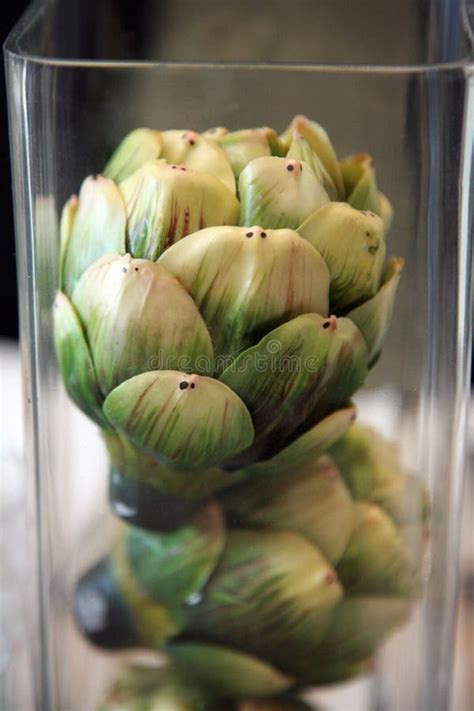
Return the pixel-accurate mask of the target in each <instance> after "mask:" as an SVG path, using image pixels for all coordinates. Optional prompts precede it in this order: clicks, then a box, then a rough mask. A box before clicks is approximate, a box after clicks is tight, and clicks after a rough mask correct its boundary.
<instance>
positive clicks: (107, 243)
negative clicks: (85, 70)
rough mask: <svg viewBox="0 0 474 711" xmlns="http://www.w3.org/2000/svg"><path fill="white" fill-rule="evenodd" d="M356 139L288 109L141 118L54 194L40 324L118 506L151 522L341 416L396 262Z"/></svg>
mask: <svg viewBox="0 0 474 711" xmlns="http://www.w3.org/2000/svg"><path fill="white" fill-rule="evenodd" d="M361 155H362V154H360V155H358V156H355V157H351V158H348V159H347V160H345V161H342V162H341V163H339V162H338V160H337V157H336V153H335V151H334V149H333V147H332V145H331V143H330V141H329V138H328V136H327V134H326V133H325V131H324V130H323V129H322V128H321V127H320V126H319V125H318V124H316V123H314V122H312V121H309V120H308V119H305V118H304V117H302V116H297V117H296V118H295V119H294V120H293V121H292V123H291V125H290V126H289V128H288V129H287V130H286V131H285V132H284V133H283V134H282V135H281V136H278V135H277V133H276V132H275V131H274V130H273V129H271V128H266V127H265V128H256V129H245V130H238V131H235V132H229V131H228V130H227V129H224V128H218V129H215V130H209V131H207V132H204V133H201V134H199V133H196V132H194V131H188V130H183V131H181V130H168V131H162V132H160V131H155V130H151V129H146V128H140V129H136V130H134V131H132V133H130V134H129V135H128V136H126V137H125V139H124V140H123V141H122V143H121V144H120V145H119V147H118V148H117V150H116V151H115V152H114V153H113V155H112V156H111V158H110V160H109V162H108V164H107V166H106V167H105V169H104V171H103V175H94V176H91V177H89V178H87V179H86V180H85V181H84V183H83V185H82V187H81V189H80V192H79V195H78V196H73V197H71V198H70V200H69V201H68V202H67V203H66V205H65V207H64V210H63V215H62V219H61V248H60V265H59V287H60V288H59V291H58V295H57V298H56V301H55V329H54V331H55V334H54V335H55V344H56V350H57V354H58V360H59V365H60V369H61V372H62V376H63V379H64V383H65V386H66V389H67V391H68V393H69V395H70V396H71V398H72V399H73V401H74V402H75V403H76V404H77V405H78V406H79V407H80V408H81V409H82V410H83V411H84V412H85V413H86V414H87V415H88V416H89V417H90V418H91V419H92V420H94V421H95V422H96V423H97V424H98V425H99V427H100V428H101V430H102V432H103V435H104V440H105V443H106V445H107V448H108V451H109V454H110V461H111V471H112V474H111V498H112V503H113V505H114V510H115V511H116V513H119V514H120V512H122V515H124V516H125V514H124V513H123V512H124V511H128V512H129V513H128V520H129V521H130V522H134V523H138V524H141V525H146V526H151V525H152V526H153V527H155V528H157V529H160V527H161V528H162V529H165V530H168V529H170V528H172V527H173V526H179V525H181V524H182V523H184V522H185V521H186V519H187V517H189V516H190V515H191V514H192V512H193V511H195V510H196V509H197V507H198V506H199V504H200V502H203V501H204V500H206V499H208V498H209V497H210V496H212V495H215V494H216V492H218V491H221V490H223V489H226V488H229V487H231V486H233V485H235V484H236V483H239V482H241V481H244V480H246V479H248V478H254V477H256V476H257V475H259V474H263V473H265V472H277V471H278V472H280V473H285V472H287V473H289V472H290V471H292V470H293V469H294V467H295V464H296V465H297V466H298V467H299V466H303V465H304V464H305V463H310V462H312V461H314V459H315V457H317V456H318V455H319V454H321V453H323V452H324V451H325V450H326V449H327V448H328V447H330V446H331V445H332V444H333V443H334V442H335V441H336V440H337V439H338V438H339V437H340V436H341V435H342V434H343V433H344V432H345V430H346V429H347V427H348V426H349V424H350V421H351V419H352V418H353V415H354V412H353V409H352V406H351V402H350V400H351V397H352V395H353V394H354V393H355V392H356V391H357V390H358V389H359V388H360V387H361V386H362V385H363V383H364V381H365V379H366V377H367V374H368V372H369V369H370V368H371V367H372V365H373V364H374V363H375V361H376V360H377V358H378V356H379V354H380V350H381V347H382V342H383V339H384V336H385V333H386V331H387V328H388V324H389V322H390V318H391V313H392V308H393V303H394V297H395V292H396V288H397V285H398V281H399V278H400V272H401V268H402V260H400V259H398V260H397V259H395V260H389V261H388V262H387V263H386V260H385V253H386V246H385V235H386V231H387V227H388V224H389V222H390V215H389V213H390V206H389V203H388V201H387V199H386V198H385V197H384V196H382V195H381V194H380V193H379V192H378V189H377V185H376V181H375V172H374V168H373V161H372V160H371V159H370V157H368V156H366V154H363V156H365V157H364V158H362V157H361ZM197 413H199V416H196V414H197ZM160 510H161V511H166V512H167V515H165V514H163V521H162V522H160V515H159V512H160ZM130 512H132V513H130ZM164 519H166V520H164ZM152 521H153V524H152Z"/></svg>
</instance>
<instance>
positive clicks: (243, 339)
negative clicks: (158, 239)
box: [159, 227, 329, 372]
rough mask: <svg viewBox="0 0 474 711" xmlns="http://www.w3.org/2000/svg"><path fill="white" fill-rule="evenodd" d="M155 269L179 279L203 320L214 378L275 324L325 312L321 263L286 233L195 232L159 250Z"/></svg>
mask: <svg viewBox="0 0 474 711" xmlns="http://www.w3.org/2000/svg"><path fill="white" fill-rule="evenodd" d="M159 264H162V265H163V266H164V267H165V268H166V269H167V270H168V271H169V272H170V273H171V274H173V275H174V276H175V277H176V278H177V279H179V281H180V282H181V284H183V286H184V288H185V289H186V291H187V292H188V293H189V294H191V296H192V297H193V299H194V301H195V303H196V305H197V307H198V308H199V310H200V312H201V314H202V315H203V317H204V320H205V321H206V323H207V325H208V327H209V330H210V332H211V335H212V339H213V343H214V348H215V352H216V356H221V364H220V366H218V367H217V368H216V370H217V372H220V371H222V370H223V369H224V367H225V366H226V364H227V365H228V364H229V360H230V361H231V360H232V356H234V355H235V354H236V353H238V352H239V351H240V350H242V348H244V347H246V346H247V345H250V343H252V342H255V341H256V340H258V338H259V337H260V334H261V333H264V332H265V331H267V330H269V329H270V328H273V327H274V326H275V325H276V324H278V323H281V321H283V320H286V319H288V318H292V317H293V316H297V315H298V314H301V313H308V312H312V313H320V314H322V315H326V314H327V309H328V291H329V272H328V268H327V266H326V263H325V262H324V260H323V258H322V257H321V255H320V254H318V252H317V251H316V250H315V249H313V247H312V246H311V245H310V244H308V243H307V242H305V241H304V240H302V239H301V238H300V237H299V235H298V234H297V233H296V232H293V231H292V230H263V229H262V228H261V227H250V228H247V227H214V228H211V229H207V230H202V231H201V232H197V233H196V234H193V235H190V236H189V237H188V238H187V239H186V241H185V242H181V243H178V244H176V245H174V246H173V247H171V248H170V249H169V250H167V251H166V252H165V253H164V254H163V255H162V257H161V258H160V260H159ZM229 356H230V358H228V357H229Z"/></svg>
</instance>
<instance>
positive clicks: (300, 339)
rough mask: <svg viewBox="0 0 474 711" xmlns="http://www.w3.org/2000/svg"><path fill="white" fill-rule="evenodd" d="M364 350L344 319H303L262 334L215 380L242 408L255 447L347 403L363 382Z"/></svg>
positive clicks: (308, 316) (315, 316)
mask: <svg viewBox="0 0 474 711" xmlns="http://www.w3.org/2000/svg"><path fill="white" fill-rule="evenodd" d="M367 361H368V359H367V349H366V346H365V342H364V339H363V338H362V336H361V334H360V332H359V331H358V329H357V328H356V327H355V326H354V324H353V323H352V321H350V320H349V319H344V318H341V319H336V317H335V316H331V317H330V318H329V319H327V318H324V317H323V316H320V315H319V314H304V315H302V316H297V317H296V318H294V319H292V320H290V321H287V322H286V323H285V324H283V325H282V326H278V327H277V328H275V329H274V330H273V331H270V332H269V333H267V335H266V336H264V337H263V338H262V339H261V341H260V342H259V343H258V344H257V345H256V346H253V347H252V348H249V349H247V350H245V351H243V352H242V353H241V354H240V355H239V356H238V357H237V358H236V359H235V361H234V362H233V363H232V364H231V365H230V366H229V367H228V368H226V370H224V372H223V373H222V375H221V376H220V380H221V382H223V383H225V384H226V385H228V386H229V387H230V388H231V389H232V390H233V391H234V392H235V393H237V394H238V395H239V397H240V398H241V399H242V400H243V401H244V402H245V404H246V405H247V407H248V409H249V411H250V414H251V415H252V419H253V422H254V426H255V433H256V441H255V446H256V447H258V446H259V445H260V444H261V443H263V445H264V448H263V451H264V452H265V451H266V449H267V445H268V446H270V447H271V448H274V446H275V443H277V445H279V446H282V445H283V446H284V445H285V444H286V443H287V440H288V439H289V438H291V436H292V434H293V433H294V432H296V431H297V429H298V428H299V427H300V426H302V425H304V424H305V423H306V422H309V421H310V420H311V419H312V420H313V422H315V421H319V420H321V419H322V418H323V417H324V416H326V415H327V414H329V413H330V412H331V411H333V410H338V409H340V408H341V407H344V406H346V405H347V404H348V402H349V399H350V397H351V396H352V395H353V393H354V392H355V391H356V390H357V389H358V388H359V387H360V386H361V385H362V384H363V382H364V380H365V378H366V377H367V373H368V370H367Z"/></svg>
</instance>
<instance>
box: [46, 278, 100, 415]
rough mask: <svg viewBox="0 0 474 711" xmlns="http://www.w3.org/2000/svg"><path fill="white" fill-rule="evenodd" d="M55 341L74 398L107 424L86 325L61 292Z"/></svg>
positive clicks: (57, 297) (56, 302)
mask: <svg viewBox="0 0 474 711" xmlns="http://www.w3.org/2000/svg"><path fill="white" fill-rule="evenodd" d="M54 344H55V348H56V354H57V358H58V362H59V367H60V370H61V375H62V377H63V381H64V385H65V387H66V390H67V392H68V394H69V396H70V398H71V399H72V400H73V401H74V402H75V403H76V405H77V406H78V407H79V408H80V409H81V410H82V411H83V412H85V414H86V415H87V416H88V417H90V418H91V420H94V422H97V424H99V425H101V426H104V425H106V420H105V417H104V413H103V412H102V400H103V396H102V393H101V392H100V388H99V383H98V382H97V377H96V374H95V368H94V363H93V362H92V358H91V354H90V351H89V346H88V345H87V341H86V337H85V335H84V330H83V328H82V324H81V322H80V320H79V317H78V315H77V313H76V310H75V309H74V306H73V305H72V304H71V302H70V301H69V299H68V298H67V296H66V295H65V294H63V293H62V292H60V291H59V292H58V293H57V295H56V299H55V301H54Z"/></svg>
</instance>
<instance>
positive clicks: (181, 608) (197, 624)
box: [76, 425, 427, 698]
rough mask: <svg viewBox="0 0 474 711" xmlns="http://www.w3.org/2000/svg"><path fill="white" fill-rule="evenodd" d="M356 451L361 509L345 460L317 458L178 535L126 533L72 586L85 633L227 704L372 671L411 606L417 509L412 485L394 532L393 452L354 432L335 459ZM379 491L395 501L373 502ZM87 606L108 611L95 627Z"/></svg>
mask: <svg viewBox="0 0 474 711" xmlns="http://www.w3.org/2000/svg"><path fill="white" fill-rule="evenodd" d="M354 442H357V446H358V447H359V449H363V448H365V451H366V452H370V453H371V454H370V461H369V458H366V461H365V464H364V466H365V468H366V477H365V478H366V481H369V480H370V484H368V485H367V487H366V495H365V498H364V499H361V498H354V495H353V493H352V492H351V489H350V487H349V485H348V484H347V483H346V482H347V481H350V480H351V474H352V472H351V467H350V459H347V460H346V462H345V465H344V471H342V470H341V469H340V468H339V467H338V466H337V465H336V464H335V460H334V459H333V458H331V457H330V456H328V455H324V456H322V457H320V458H319V459H316V460H315V461H314V462H313V464H311V465H305V466H304V467H302V468H301V469H300V470H297V471H295V472H293V474H292V476H291V477H281V476H279V477H276V478H275V479H274V480H272V483H271V486H269V485H268V482H267V481H265V479H264V478H263V477H262V478H256V479H255V480H248V481H246V482H244V483H242V484H241V485H240V486H239V487H236V488H235V489H232V490H231V491H229V492H227V491H226V492H224V493H223V494H222V495H221V496H220V501H219V503H217V502H214V503H210V504H207V505H206V506H205V508H204V509H202V511H201V512H200V513H199V514H198V515H196V516H195V517H194V519H193V520H192V522H191V523H190V524H188V526H187V527H184V528H181V529H178V530H176V531H174V532H170V533H157V532H150V531H145V530H143V529H139V528H135V527H132V526H130V527H128V528H127V529H125V530H124V531H123V534H122V536H121V538H120V540H119V541H118V542H117V546H116V548H115V549H114V552H113V553H112V554H111V556H110V557H109V558H108V559H107V560H106V561H103V563H102V568H101V572H100V573H98V572H97V569H96V571H92V574H91V573H89V574H88V575H86V576H85V577H84V578H83V579H82V580H81V582H80V583H79V586H78V590H77V593H76V609H77V610H78V611H79V615H78V619H79V623H80V625H81V627H82V629H83V631H84V632H85V633H86V634H87V635H88V636H89V638H90V639H91V640H92V641H95V642H98V643H99V644H102V645H103V646H106V645H104V643H103V639H107V638H110V637H111V635H114V634H115V644H114V645H109V646H116V647H117V646H118V647H120V646H124V647H146V648H148V649H151V650H164V651H166V652H167V653H168V655H169V657H170V658H171V660H172V662H173V664H174V665H175V666H176V668H177V669H178V670H180V671H181V673H182V674H183V675H184V676H185V677H186V678H187V679H190V680H192V682H193V683H195V684H197V685H199V686H201V687H203V688H205V689H208V690H209V691H210V692H212V693H213V694H216V695H220V696H228V697H229V698H242V697H245V696H254V697H266V696H274V695H277V694H281V693H284V692H286V691H288V690H289V689H292V688H301V687H305V686H307V685H312V684H324V683H330V682H334V681H340V680H343V679H345V678H348V677H350V676H353V675H355V674H357V673H359V672H360V671H361V670H364V669H368V668H370V666H371V663H372V657H373V655H374V653H375V651H376V650H377V648H378V647H379V646H380V644H381V643H382V642H383V641H384V639H385V638H386V637H387V636H388V634H389V633H390V632H391V631H392V630H393V629H394V628H396V627H397V626H399V625H400V624H402V623H403V622H405V621H406V620H407V618H408V617H409V615H410V611H411V609H412V606H413V603H414V601H415V600H416V598H417V597H418V595H419V593H420V589H421V583H422V559H423V555H424V549H425V542H426V526H427V523H426V508H425V506H426V502H425V501H424V499H425V497H424V494H423V490H422V488H421V487H420V486H418V489H416V486H415V480H413V481H412V483H411V485H410V487H411V496H412V497H414V493H415V491H416V490H418V492H419V494H420V501H419V503H420V505H421V507H420V508H419V510H418V514H417V515H416V516H415V513H414V509H412V511H411V512H410V523H409V524H408V523H407V519H403V518H400V517H399V515H398V510H397V506H396V505H394V502H395V501H399V497H400V490H402V489H404V487H405V486H406V482H407V481H409V479H408V478H407V475H406V474H404V473H403V471H401V467H400V464H399V461H398V458H397V457H396V454H395V451H394V449H393V447H392V446H391V445H390V444H387V443H385V442H383V441H382V440H380V438H379V437H378V436H377V434H376V433H375V432H373V431H371V430H368V429H367V428H360V427H358V426H357V425H353V426H352V427H351V428H350V429H349V431H348V433H347V434H346V435H345V436H344V437H342V439H341V440H340V442H339V443H338V445H337V448H338V450H339V453H340V452H341V451H342V450H343V449H344V448H345V449H346V451H347V450H348V449H350V448H351V447H352V446H353V443H354ZM385 454H387V456H385ZM387 461H392V463H393V464H394V467H393V468H392V469H391V470H390V471H388V470H387ZM358 467H360V461H355V463H354V470H357V468H358ZM381 481H383V482H384V486H385V487H386V489H387V491H389V492H394V495H393V497H391V496H390V495H387V496H384V497H380V496H379V493H378V492H380V482H381ZM376 498H378V504H375V503H373V501H374V499H376ZM422 499H423V503H422V501H421V500H422ZM104 569H106V570H107V571H108V584H107V585H104V573H103V570H104ZM94 597H96V598H98V599H100V603H97V601H96V604H95V605H93V608H94V607H96V606H97V604H98V605H99V606H100V607H101V608H102V609H103V610H108V611H109V613H108V614H106V615H104V617H103V620H104V621H105V622H104V624H102V625H97V623H96V620H95V618H94V615H92V621H91V620H90V619H89V618H88V610H87V601H90V600H91V599H94ZM84 600H85V602H84ZM117 610H122V611H123V614H122V617H121V623H120V624H118V623H117V622H116V621H114V619H115V617H114V616H115V614H116V613H115V611H117ZM109 620H111V621H112V622H109ZM120 635H122V638H121V640H120Z"/></svg>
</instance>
